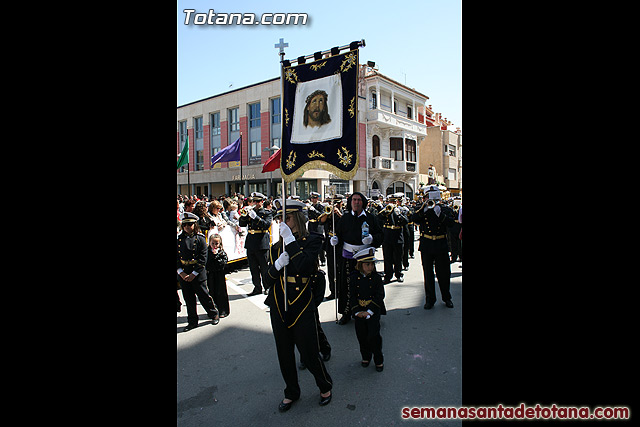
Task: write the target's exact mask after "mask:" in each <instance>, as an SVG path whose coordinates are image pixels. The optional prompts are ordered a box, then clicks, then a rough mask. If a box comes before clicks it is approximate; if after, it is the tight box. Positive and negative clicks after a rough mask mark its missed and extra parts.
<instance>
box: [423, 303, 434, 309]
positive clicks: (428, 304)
mask: <svg viewBox="0 0 640 427" xmlns="http://www.w3.org/2000/svg"><path fill="white" fill-rule="evenodd" d="M422 308H424V309H425V310H431V309H432V308H433V303H432V302H428V303H426V304H425V305H424V307H422Z"/></svg>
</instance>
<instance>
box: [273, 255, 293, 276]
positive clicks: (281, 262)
mask: <svg viewBox="0 0 640 427" xmlns="http://www.w3.org/2000/svg"><path fill="white" fill-rule="evenodd" d="M273 265H274V267H275V268H276V270H278V271H280V270H282V267H284V266H285V265H289V254H288V253H287V251H284V252H282V254H280V256H279V257H278V259H277V260H276V262H274V263H273Z"/></svg>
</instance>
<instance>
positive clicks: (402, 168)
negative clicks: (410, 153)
mask: <svg viewBox="0 0 640 427" xmlns="http://www.w3.org/2000/svg"><path fill="white" fill-rule="evenodd" d="M371 169H379V170H388V171H394V172H416V171H417V170H418V166H417V163H416V162H407V161H404V160H393V159H392V158H390V157H380V156H376V157H373V158H372V159H371Z"/></svg>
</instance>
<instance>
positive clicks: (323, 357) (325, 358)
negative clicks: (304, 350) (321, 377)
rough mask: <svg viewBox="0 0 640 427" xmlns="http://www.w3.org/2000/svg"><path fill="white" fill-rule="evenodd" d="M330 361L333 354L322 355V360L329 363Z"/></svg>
mask: <svg viewBox="0 0 640 427" xmlns="http://www.w3.org/2000/svg"><path fill="white" fill-rule="evenodd" d="M329 359H331V352H329V353H327V354H323V355H322V360H323V361H324V362H328V361H329Z"/></svg>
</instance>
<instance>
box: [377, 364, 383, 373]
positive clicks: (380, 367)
mask: <svg viewBox="0 0 640 427" xmlns="http://www.w3.org/2000/svg"><path fill="white" fill-rule="evenodd" d="M383 369H384V365H380V366H378V365H376V371H378V372H382V370H383Z"/></svg>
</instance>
